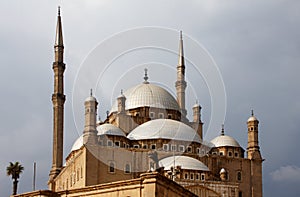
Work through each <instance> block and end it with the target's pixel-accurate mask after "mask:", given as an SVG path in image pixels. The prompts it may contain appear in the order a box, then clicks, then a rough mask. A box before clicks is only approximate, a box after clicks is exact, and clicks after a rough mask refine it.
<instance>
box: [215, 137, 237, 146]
mask: <svg viewBox="0 0 300 197" xmlns="http://www.w3.org/2000/svg"><path fill="white" fill-rule="evenodd" d="M211 143H212V144H213V145H214V146H215V147H222V146H233V147H241V146H240V144H239V143H238V142H237V141H236V140H235V139H234V138H233V137H231V136H228V135H220V136H218V137H216V138H214V139H213V140H212V141H211Z"/></svg>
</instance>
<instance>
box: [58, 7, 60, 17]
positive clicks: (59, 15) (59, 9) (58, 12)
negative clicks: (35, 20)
mask: <svg viewBox="0 0 300 197" xmlns="http://www.w3.org/2000/svg"><path fill="white" fill-rule="evenodd" d="M58 16H60V6H58Z"/></svg>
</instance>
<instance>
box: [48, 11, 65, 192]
mask: <svg viewBox="0 0 300 197" xmlns="http://www.w3.org/2000/svg"><path fill="white" fill-rule="evenodd" d="M54 53H55V61H54V62H53V71H54V92H53V94H52V104H53V150H52V151H53V152H52V154H53V155H52V168H51V171H50V175H49V176H50V177H49V188H50V189H51V190H54V186H53V184H52V183H53V180H54V178H55V177H56V176H57V175H58V174H59V173H60V171H61V168H62V164H63V129H64V103H65V100H66V96H65V95H64V71H65V64H64V62H63V56H64V44H63V36H62V25H61V17H60V8H59V7H58V16H57V26H56V38H55V45H54Z"/></svg>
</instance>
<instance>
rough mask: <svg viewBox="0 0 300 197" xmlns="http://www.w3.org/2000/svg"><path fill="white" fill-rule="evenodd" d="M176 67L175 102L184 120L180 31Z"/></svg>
mask: <svg viewBox="0 0 300 197" xmlns="http://www.w3.org/2000/svg"><path fill="white" fill-rule="evenodd" d="M178 56H179V57H178V65H177V81H176V83H175V87H176V92H177V102H178V105H179V107H180V111H181V119H183V120H185V119H186V113H187V111H186V109H185V88H186V81H185V79H184V78H185V63H184V55H183V40H182V31H180V41H179V54H178Z"/></svg>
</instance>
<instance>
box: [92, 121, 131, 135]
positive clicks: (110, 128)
mask: <svg viewBox="0 0 300 197" xmlns="http://www.w3.org/2000/svg"><path fill="white" fill-rule="evenodd" d="M97 131H98V133H97V135H116V136H123V137H126V135H125V133H124V132H123V131H122V130H121V129H120V128H118V127H116V126H115V125H112V124H108V123H107V124H102V125H99V126H98V127H97Z"/></svg>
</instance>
